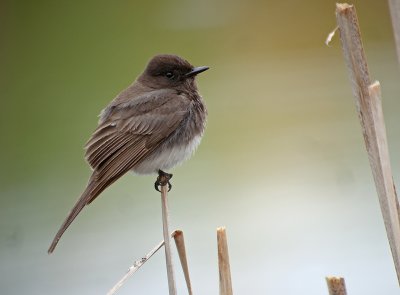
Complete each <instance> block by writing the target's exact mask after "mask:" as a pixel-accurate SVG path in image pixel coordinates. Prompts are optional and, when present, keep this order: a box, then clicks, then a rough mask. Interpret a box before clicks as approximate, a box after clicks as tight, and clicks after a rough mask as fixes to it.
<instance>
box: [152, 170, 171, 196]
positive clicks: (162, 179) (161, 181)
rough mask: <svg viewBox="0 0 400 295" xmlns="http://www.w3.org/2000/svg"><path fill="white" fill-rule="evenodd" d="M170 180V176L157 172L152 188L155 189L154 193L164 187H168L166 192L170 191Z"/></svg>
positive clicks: (160, 171)
mask: <svg viewBox="0 0 400 295" xmlns="http://www.w3.org/2000/svg"><path fill="white" fill-rule="evenodd" d="M171 178H172V174H170V173H166V172H164V171H162V170H158V177H157V180H156V182H155V183H154V188H155V189H156V191H158V192H161V191H160V190H159V188H158V187H159V186H165V185H168V191H170V190H171V188H172V184H171V183H170V182H169V180H170V179H171Z"/></svg>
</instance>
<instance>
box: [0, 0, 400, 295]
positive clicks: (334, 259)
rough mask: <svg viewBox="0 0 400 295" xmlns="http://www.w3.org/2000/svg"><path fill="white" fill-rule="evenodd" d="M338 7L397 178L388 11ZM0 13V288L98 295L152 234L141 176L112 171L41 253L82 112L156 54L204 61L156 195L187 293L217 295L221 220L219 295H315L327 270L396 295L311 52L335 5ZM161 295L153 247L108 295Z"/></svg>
mask: <svg viewBox="0 0 400 295" xmlns="http://www.w3.org/2000/svg"><path fill="white" fill-rule="evenodd" d="M353 3H355V4H356V7H357V11H358V15H359V19H360V25H361V30H362V34H363V39H364V45H365V50H366V54H367V58H368V62H369V66H370V70H371V74H372V76H373V78H374V79H378V80H380V82H381V84H382V88H383V89H382V91H383V99H384V101H383V104H384V112H385V119H386V124H387V132H388V139H389V146H390V150H391V152H392V153H391V157H392V165H393V170H394V171H393V172H394V178H395V182H396V183H397V184H398V183H400V179H399V172H400V170H399V168H400V167H399V160H400V153H399V152H398V151H399V148H400V134H399V128H398V126H399V116H398V114H399V112H400V102H399V99H398V98H399V96H398V93H399V92H400V83H399V79H400V72H399V67H398V65H397V61H396V55H395V51H394V44H393V40H392V39H393V38H392V30H391V23H390V17H389V13H388V7H387V3H386V1H372V0H363V1H361V0H360V1H354V2H353ZM0 5H1V6H0V33H1V43H0V44H1V45H0V56H1V59H0V73H1V74H0V75H1V79H0V83H1V84H0V87H1V116H0V120H1V121H0V123H1V124H0V128H1V139H0V142H1V153H0V157H1V159H0V160H1V162H0V163H1V164H0V202H1V203H0V204H1V206H0V293H1V294H105V293H106V291H107V290H108V289H109V288H110V287H112V286H113V284H114V283H115V282H116V281H117V280H118V279H119V278H120V277H121V276H122V275H123V274H124V273H125V271H126V270H127V268H128V266H129V265H131V264H132V262H133V261H134V260H136V259H139V258H140V257H142V256H143V255H144V254H145V253H147V252H148V251H149V250H150V249H151V248H152V247H153V246H154V245H155V244H156V243H158V242H159V241H160V240H161V239H162V227H161V209H160V199H159V195H158V194H157V193H156V192H155V191H154V189H153V187H152V186H153V182H154V180H155V177H150V176H147V177H134V176H132V175H126V176H124V177H123V178H122V179H121V180H119V181H118V182H117V183H116V184H115V185H113V186H112V187H111V188H109V189H108V190H107V191H106V192H104V193H103V194H102V195H101V197H100V198H98V199H97V200H96V202H94V203H93V204H92V205H91V206H89V207H86V208H85V210H84V211H83V212H82V213H81V215H80V216H79V217H78V218H77V219H76V221H75V222H74V223H73V225H72V226H71V227H70V228H69V230H68V231H67V232H66V234H65V235H64V236H63V238H62V240H61V242H60V244H59V246H58V248H57V249H56V251H55V253H54V254H53V255H51V256H48V255H47V252H46V251H47V248H48V246H49V243H50V241H51V240H52V238H53V235H54V234H55V232H56V231H57V229H58V227H59V226H60V224H61V222H62V221H63V220H64V218H65V216H66V214H67V213H68V211H69V210H70V208H71V207H72V206H73V204H74V202H75V200H76V198H77V197H78V196H79V195H80V193H81V191H82V190H83V189H84V187H85V184H86V181H87V178H88V176H89V174H90V169H89V167H88V165H87V164H86V163H85V161H84V159H83V154H84V152H83V145H84V143H85V142H86V140H87V139H88V138H89V136H90V134H91V132H92V131H93V130H94V128H95V127H96V123H97V117H96V116H97V115H98V114H99V112H100V111H101V109H102V108H104V107H105V106H106V105H107V103H108V102H109V101H110V100H111V99H112V98H113V97H114V96H115V95H116V94H117V93H118V92H119V91H121V90H122V89H123V88H125V87H126V86H127V85H129V84H130V83H131V82H132V81H133V80H134V79H135V77H136V76H137V75H138V74H140V73H141V71H142V70H143V68H144V66H145V65H146V63H147V61H148V59H149V58H150V57H151V56H153V55H154V54H157V53H174V54H178V55H181V56H183V57H185V58H186V59H188V60H189V61H190V62H191V63H193V64H194V65H208V66H210V67H211V70H210V71H208V72H206V73H205V74H204V75H201V76H199V78H198V84H199V87H200V91H201V93H202V95H203V96H204V98H205V100H206V102H207V106H208V110H209V120H208V127H207V130H206V134H205V137H204V139H203V141H202V144H201V146H200V148H199V150H198V151H197V153H196V155H195V156H194V157H193V158H192V159H191V160H190V161H189V162H186V163H185V164H184V165H182V166H180V167H178V168H176V169H175V170H174V171H173V173H174V178H173V184H174V188H173V190H172V191H171V193H170V195H169V199H170V209H171V219H172V224H173V226H172V227H173V228H180V229H182V230H183V231H184V233H185V237H186V245H187V251H188V255H189V263H190V269H191V274H192V279H193V286H194V290H195V292H196V294H218V272H217V252H216V233H215V229H216V227H218V226H222V225H225V226H226V227H227V232H228V242H229V247H230V258H231V268H232V276H233V287H234V291H235V293H236V294H327V290H326V286H325V280H324V277H325V276H326V275H341V276H344V277H345V278H346V281H347V285H348V291H349V294H386V295H390V294H397V293H398V287H397V286H398V284H397V282H396V276H395V271H394V266H393V263H392V260H391V254H390V249H389V245H388V242H387V239H386V232H385V229H384V225H383V221H382V218H381V213H380V208H379V204H378V199H377V196H376V192H375V188H374V185H373V180H372V176H371V172H370V168H369V163H368V159H367V155H366V152H365V149H364V142H363V139H362V135H361V130H360V126H359V122H358V119H357V115H356V112H355V106H354V102H353V97H352V91H351V88H350V83H349V81H348V78H347V72H346V68H345V65H344V61H343V57H342V53H341V48H340V42H339V39H338V36H336V37H335V38H334V39H333V42H332V44H331V47H327V46H325V45H324V41H325V38H326V36H327V34H328V33H329V32H330V31H331V30H332V29H333V28H334V27H335V26H336V21H335V15H334V11H335V1H318V0H313V1H294V0H291V1H288V0H286V1H284V0H283V1H244V0H234V1H232V0H231V1H227V0H221V1H211V0H204V1H194V0H190V1H147V2H144V1H143V2H139V1H41V0H38V1H18V0H15V1H8V0H3V1H1V2H0ZM175 259H176V260H177V256H176V255H175ZM176 264H177V265H178V261H176ZM176 272H177V276H178V288H179V293H180V294H185V293H186V291H185V290H184V280H183V276H182V274H181V272H180V270H179V268H178V266H177V267H176ZM167 290H168V289H167V280H166V273H165V266H164V256H163V252H160V253H158V254H156V255H155V256H154V257H153V258H152V259H151V260H150V261H149V262H148V263H147V264H146V265H145V266H144V267H143V268H141V269H140V271H139V272H138V273H137V274H135V276H134V277H133V278H131V279H130V280H129V281H128V283H127V284H126V285H125V286H124V287H123V288H122V289H121V291H120V293H119V294H167Z"/></svg>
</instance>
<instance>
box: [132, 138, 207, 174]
mask: <svg viewBox="0 0 400 295" xmlns="http://www.w3.org/2000/svg"><path fill="white" fill-rule="evenodd" d="M200 140H201V135H198V136H196V137H195V138H194V139H193V140H192V141H191V142H190V143H189V144H187V145H180V146H174V147H172V148H164V149H162V151H161V150H160V149H157V150H156V151H155V152H154V153H153V155H151V156H149V157H148V158H147V159H145V160H144V161H142V162H141V163H139V164H138V165H136V166H135V167H134V168H133V169H132V171H133V172H135V173H137V174H152V173H157V172H158V170H159V169H161V170H163V171H165V172H168V170H169V169H171V168H173V167H175V166H176V165H179V164H181V163H182V162H184V161H185V160H187V159H189V158H190V157H191V156H192V155H193V153H194V151H195V150H196V148H197V147H198V145H199V144H200Z"/></svg>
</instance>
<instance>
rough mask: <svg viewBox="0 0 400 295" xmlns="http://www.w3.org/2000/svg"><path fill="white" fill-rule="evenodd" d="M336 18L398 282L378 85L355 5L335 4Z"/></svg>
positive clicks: (397, 231)
mask: <svg viewBox="0 0 400 295" xmlns="http://www.w3.org/2000/svg"><path fill="white" fill-rule="evenodd" d="M336 19H337V23H338V26H339V31H340V39H341V43H342V49H343V54H344V57H345V60H346V65H347V68H348V71H349V75H350V80H351V82H352V88H353V95H354V97H355V98H356V106H357V112H358V117H359V119H360V123H361V127H362V130H363V135H364V141H365V145H366V149H367V152H368V158H369V162H370V166H371V170H372V174H373V176H374V181H375V186H376V190H377V192H378V198H379V203H380V207H381V211H382V215H383V220H384V222H385V228H386V233H387V237H388V240H389V244H390V249H391V251H392V256H393V261H394V265H395V268H396V273H397V278H398V281H399V283H400V220H399V203H398V199H397V196H396V191H395V188H394V184H393V177H392V170H391V167H390V160H389V151H388V145H387V140H386V128H385V122H384V120H383V119H384V118H383V112H382V103H381V97H380V86H379V83H378V82H375V83H374V84H372V85H371V80H370V75H369V72H368V66H367V61H366V58H365V54H364V49H363V46H362V41H361V35H360V29H359V25H358V20H357V14H356V10H355V8H354V6H353V5H348V4H336Z"/></svg>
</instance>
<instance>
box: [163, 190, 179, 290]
mask: <svg viewBox="0 0 400 295" xmlns="http://www.w3.org/2000/svg"><path fill="white" fill-rule="evenodd" d="M167 196H168V185H166V184H165V185H162V186H161V209H162V223H163V235H164V243H165V244H164V246H165V248H164V249H165V261H166V266H167V277H168V289H169V295H176V283H175V274H174V265H173V263H172V252H171V238H170V235H169V210H168V201H167Z"/></svg>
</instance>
